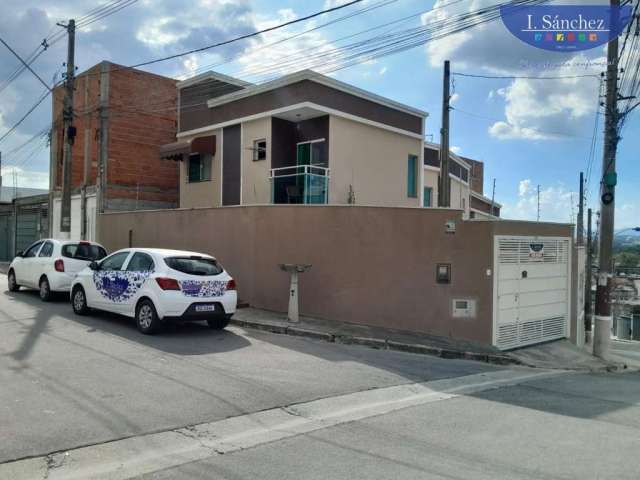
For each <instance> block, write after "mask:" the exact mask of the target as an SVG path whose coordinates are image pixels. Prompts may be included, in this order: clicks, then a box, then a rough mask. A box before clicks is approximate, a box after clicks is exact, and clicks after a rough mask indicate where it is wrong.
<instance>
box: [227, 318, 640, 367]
mask: <svg viewBox="0 0 640 480" xmlns="http://www.w3.org/2000/svg"><path fill="white" fill-rule="evenodd" d="M231 323H233V324H235V325H238V326H241V327H245V328H251V329H256V330H263V331H268V332H272V333H278V334H283V335H294V336H303V337H308V338H314V339H317V340H324V341H326V342H335V343H343V344H353V345H364V346H367V347H371V348H377V349H381V350H399V351H403V352H410V353H418V354H423V355H433V356H436V357H441V358H459V359H466V360H476V361H480V362H487V363H493V364H498V365H507V364H515V365H522V366H527V367H533V368H544V369H557V370H574V371H583V372H619V371H624V370H626V369H627V368H633V369H640V342H632V343H634V344H637V345H638V347H637V349H635V350H633V351H634V352H635V353H633V354H631V353H629V351H630V350H631V349H632V348H634V347H633V346H632V347H629V346H626V347H620V346H616V345H617V343H616V342H615V341H614V344H613V345H612V354H613V353H615V356H613V355H612V358H611V360H610V361H606V362H605V361H602V360H600V359H599V358H596V357H594V356H593V355H591V354H590V352H588V351H587V349H586V348H578V347H576V346H575V345H573V344H571V343H570V342H569V341H568V340H557V341H554V342H548V343H544V344H541V345H533V346H530V347H524V348H520V349H517V350H512V351H508V352H502V351H500V350H498V349H497V348H495V347H492V346H488V345H482V344H478V343H473V342H467V341H461V340H454V339H452V338H446V337H439V336H434V335H426V334H419V333H411V332H404V331H399V330H394V329H387V328H380V327H369V326H366V325H355V324H349V323H342V322H333V321H329V320H324V319H319V318H312V317H301V318H300V322H298V323H292V322H289V321H288V320H287V316H286V314H283V313H276V312H269V311H265V310H259V309H256V308H241V309H239V310H238V311H237V312H236V314H235V315H234V317H233V319H232V320H231ZM622 348H624V349H626V350H625V354H626V358H623V357H622V352H621V349H622ZM633 355H636V357H635V358H634V357H633ZM633 360H636V363H633Z"/></svg>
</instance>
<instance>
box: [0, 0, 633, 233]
mask: <svg viewBox="0 0 640 480" xmlns="http://www.w3.org/2000/svg"><path fill="white" fill-rule="evenodd" d="M100 3H101V2H95V3H93V2H91V3H90V2H86V1H81V0H75V1H74V0H71V1H68V2H65V3H64V6H61V5H60V2H57V1H55V0H40V1H36V0H23V1H15V0H7V1H3V5H2V6H1V7H0V12H1V13H2V15H0V32H1V34H2V36H3V38H4V39H5V40H7V41H8V42H9V43H10V44H11V45H13V46H15V48H16V49H17V50H18V51H19V52H20V53H22V54H24V55H27V54H28V53H30V51H31V50H32V49H33V48H35V47H36V46H37V45H38V43H39V42H40V41H41V40H42V38H43V37H44V36H46V35H47V34H48V33H49V32H51V31H55V30H54V29H55V28H56V27H55V22H56V21H60V20H62V19H64V18H69V17H80V16H82V15H83V14H84V13H86V12H87V11H88V10H90V9H91V8H94V7H95V6H97V5H99V4H100ZM102 3H103V2H102ZM338 3H340V1H339V0H307V1H304V2H302V1H299V0H298V1H293V0H288V1H285V0H253V1H250V0H239V1H233V0H188V1H186V0H183V1H178V0H140V1H139V2H137V3H136V4H134V5H132V6H130V7H127V8H126V9H124V10H122V11H121V12H119V13H116V14H114V15H112V16H110V17H108V18H105V19H103V20H101V21H99V22H96V23H95V24H93V25H92V26H90V27H89V28H86V29H85V30H83V31H80V32H79V33H78V37H77V42H78V47H77V63H78V66H79V69H80V70H84V69H86V68H88V67H90V66H91V65H93V64H94V63H97V62H99V61H100V60H102V59H108V60H111V61H114V62H116V63H122V64H132V63H137V62H140V61H144V60H148V59H151V58H156V57H160V56H163V55H169V54H173V53H176V52H179V51H184V50H187V49H190V48H195V47H199V46H202V45H205V44H210V43H214V42H217V41H220V40H224V39H227V38H231V37H234V36H237V35H240V34H243V33H248V32H251V31H253V30H255V29H256V28H263V27H265V26H269V25H275V24H278V23H280V22H282V21H284V20H288V19H292V18H296V17H301V16H304V15H306V14H309V13H312V12H315V11H317V10H320V9H322V8H323V7H326V6H332V5H335V4H338ZM343 3H344V2H343ZM495 3H498V0H445V1H439V2H436V3H434V2H433V1H430V0H429V1H419V0H395V1H390V0H367V1H366V2H365V4H364V5H358V6H352V7H348V8H347V9H344V10H342V11H340V12H335V13H333V14H331V15H326V16H324V17H321V18H317V19H315V20H313V21H309V22H306V23H303V24H298V25H296V26H291V27H288V28H287V29H285V30H281V31H277V32H274V33H271V34H267V35H264V36H262V37H260V38H256V39H252V40H248V41H243V42H240V43H237V44H233V45H230V46H228V47H225V48H223V49H218V50H214V51H209V52H207V53H204V54H198V55H192V56H188V57H185V58H182V59H180V60H176V61H171V62H165V63H161V64H157V65H154V66H152V67H149V69H150V70H151V71H154V72H157V73H161V74H165V75H172V76H176V77H177V76H181V77H185V76H188V75H189V74H190V72H193V71H194V69H195V72H199V71H201V70H202V69H203V67H204V66H206V65H209V64H218V63H221V62H226V63H224V64H222V65H219V66H218V67H217V69H218V70H219V71H222V72H224V73H228V74H235V75H238V76H240V77H241V78H245V79H247V80H250V81H262V80H264V79H266V78H269V77H270V76H273V75H276V74H279V73H286V72H287V71H291V69H292V68H293V69H295V68H296V67H295V65H297V64H298V63H297V62H291V65H292V66H290V67H288V69H285V68H283V67H282V65H283V64H284V62H285V61H287V60H288V61H291V59H294V60H295V59H299V61H300V64H302V65H304V60H303V59H304V58H305V55H312V54H314V53H315V52H321V51H323V50H330V49H331V48H336V47H338V46H343V45H344V44H345V43H349V42H355V41H358V40H362V39H366V38H368V37H370V36H373V35H376V34H379V33H380V32H385V31H389V30H390V29H391V28H393V26H390V27H386V28H384V29H381V30H376V31H372V32H370V33H368V34H363V35H360V36H355V37H353V38H351V39H348V40H343V41H342V42H341V41H339V40H338V39H340V38H342V37H344V36H347V35H353V34H355V33H358V32H361V31H362V30H365V29H368V28H371V27H374V26H379V25H382V24H385V23H387V22H391V21H393V20H396V19H400V18H403V17H407V16H410V15H414V14H415V16H414V17H413V18H412V19H410V20H407V21H406V22H404V23H401V24H397V25H395V28H396V30H394V32H397V31H399V30H402V29H406V28H412V27H418V26H420V25H422V24H427V23H429V22H434V21H438V20H440V21H442V20H445V19H446V18H448V16H450V15H453V14H455V13H461V12H465V11H469V10H475V9H477V8H479V6H485V5H488V4H495ZM590 3H594V2H590ZM595 3H598V2H595ZM447 4H449V5H450V6H447ZM434 6H435V7H436V8H435V10H432V8H433V7H434ZM373 7H376V8H373ZM362 8H372V9H371V10H370V11H369V12H367V13H362V14H360V15H357V16H354V17H352V18H350V19H347V20H344V21H341V22H338V23H335V24H333V25H330V26H327V27H324V28H320V29H317V30H315V31H313V32H310V33H308V34H306V35H300V36H298V37H296V38H294V39H290V40H287V41H284V42H282V43H280V44H278V45H276V46H273V47H265V45H268V44H271V43H273V42H274V41H278V40H283V39H284V38H287V37H289V36H291V35H294V34H298V33H301V32H302V31H305V30H308V29H310V28H313V27H317V26H319V25H321V24H323V23H326V22H328V21H331V20H334V19H337V18H339V17H342V16H344V15H347V14H348V13H351V12H355V11H358V10H360V9H362ZM420 13H423V14H424V15H418V14H420ZM65 49H66V45H65V41H62V42H59V43H58V44H56V45H55V46H53V47H51V48H50V49H49V50H47V51H46V52H45V53H44V54H43V55H42V56H41V58H39V59H38V61H37V62H36V63H35V64H34V68H35V69H36V70H37V71H38V72H39V73H40V74H41V75H42V76H43V77H44V78H47V79H51V78H52V76H53V74H54V73H55V72H56V71H57V70H59V68H60V66H61V63H62V62H63V61H64V57H65V53H66V52H65ZM301 52H302V53H301ZM603 55H604V50H603V48H602V47H600V48H596V49H593V50H590V51H587V52H583V54H582V55H580V56H575V55H567V54H559V53H556V52H546V51H543V50H539V49H535V48H533V47H530V46H528V45H526V44H524V43H522V42H520V41H519V40H518V39H516V38H515V37H512V36H511V34H510V33H509V32H507V31H506V29H505V28H504V26H503V25H502V23H501V22H500V21H497V22H493V23H490V24H487V25H483V26H480V27H476V28H474V29H471V30H468V31H466V32H464V33H462V34H458V35H454V36H450V37H447V38H445V39H442V40H438V41H435V42H431V43H429V44H427V45H423V46H419V47H417V48H414V49H412V50H408V51H406V52H403V53H400V54H396V55H394V56H389V57H384V58H379V59H375V60H372V61H369V62H366V63H363V64H359V65H357V66H352V67H349V68H346V69H343V70H339V71H337V72H332V73H331V74H332V75H335V76H336V78H338V79H340V80H343V81H346V82H349V83H352V84H354V85H356V86H358V87H360V88H364V89H368V90H371V91H373V92H375V93H377V94H380V95H383V96H387V97H389V98H392V99H394V100H397V101H400V102H403V103H406V104H409V105H413V106H416V107H418V108H421V109H424V110H426V111H428V112H429V113H430V117H429V119H428V121H427V133H428V134H433V135H434V138H435V141H438V137H439V135H438V131H439V128H440V104H441V98H442V97H441V95H442V94H441V89H442V61H443V60H444V59H445V58H448V59H450V60H451V62H452V70H453V71H454V72H462V73H471V74H485V75H487V74H488V75H527V76H545V75H569V74H580V73H589V74H591V73H600V71H601V70H602V66H601V65H595V66H591V67H588V68H585V67H584V66H582V63H583V62H584V61H585V60H592V61H596V62H597V61H598V59H601V58H602V57H603ZM311 58H313V57H311ZM563 62H569V66H567V64H566V63H565V64H564V66H563V67H559V66H558V64H560V63H563ZM578 63H581V65H580V66H578V65H577V64H578ZM17 65H18V64H17V61H16V60H15V59H13V58H12V57H11V56H10V54H9V52H7V51H6V50H1V51H0V80H1V79H4V78H6V77H7V76H8V75H9V74H10V73H11V72H12V71H13V70H14V69H15V68H16V67H17ZM313 66H314V68H320V69H322V64H321V63H320V62H315V63H314V64H313ZM257 69H262V70H263V71H264V72H266V73H265V74H264V75H257V74H256V72H257ZM0 85H1V84H0ZM41 92H42V86H41V85H40V84H39V83H38V82H37V80H35V79H34V78H33V77H32V76H31V75H30V74H29V73H28V72H25V73H23V74H22V75H21V77H19V79H18V80H16V81H15V82H13V83H12V84H11V85H10V86H9V87H8V88H6V89H5V90H4V91H2V92H0V134H1V133H2V132H4V131H5V130H6V129H7V126H8V125H11V124H13V123H14V122H15V121H16V120H17V119H18V118H20V116H22V115H23V114H24V113H25V112H26V111H27V110H28V108H29V107H30V106H31V105H32V104H33V103H34V102H35V100H36V99H37V97H38V96H39V95H40V94H41ZM454 92H455V95H454V98H453V106H454V110H453V111H452V114H451V145H452V146H453V147H455V149H456V151H458V152H459V153H460V154H461V155H464V156H468V157H471V158H475V159H479V160H482V161H484V162H485V193H486V194H489V195H490V189H491V182H492V179H493V178H496V183H497V189H496V199H497V200H498V201H499V202H501V203H502V204H503V206H504V208H503V216H505V217H510V218H520V219H535V215H536V203H537V202H536V194H535V191H536V186H537V185H538V184H539V185H540V186H541V191H542V200H541V218H542V219H543V220H549V221H562V222H568V221H570V220H571V215H572V210H573V211H574V213H575V211H577V208H576V207H575V206H574V207H573V209H572V205H575V204H576V203H577V195H576V194H575V192H577V189H578V173H579V171H580V170H585V171H586V169H587V162H588V158H589V152H590V145H591V139H592V135H593V130H594V119H595V114H596V107H597V92H598V81H597V80H594V79H592V78H581V79H566V80H558V81H536V80H526V79H518V80H508V79H478V78H468V77H459V76H457V77H455V86H454ZM50 108H51V105H50V101H49V100H47V101H45V103H44V104H43V105H42V106H41V107H40V108H38V109H37V110H36V111H35V112H34V115H32V116H31V117H30V118H29V119H28V121H25V123H24V124H23V125H21V127H20V128H19V129H18V130H17V131H16V134H15V135H12V136H11V137H10V138H8V139H7V141H6V142H3V144H1V145H0V149H1V150H3V151H4V152H7V151H10V150H11V149H13V148H15V147H16V146H19V145H20V144H21V143H24V142H25V141H26V140H28V139H29V138H30V137H31V136H33V135H34V134H35V133H37V132H38V131H40V130H42V129H43V128H46V126H47V124H48V122H50V121H51V120H50V119H51V114H50ZM638 133H640V116H639V114H638V113H636V116H635V117H632V118H631V120H630V121H629V122H628V124H627V126H626V128H625V130H624V132H623V140H622V142H621V144H620V149H619V155H618V173H619V188H618V196H617V204H616V205H617V212H616V215H617V219H616V220H617V222H616V223H617V225H616V227H617V228H622V227H629V226H635V225H637V224H639V223H640V202H639V201H638V196H637V191H635V188H634V187H636V186H637V185H640V163H639V162H638V153H637V152H639V151H640V135H638ZM597 139H598V143H597V145H596V149H595V155H594V158H593V174H592V176H591V182H590V189H589V192H590V193H589V203H590V204H591V206H592V207H593V208H594V209H597V208H598V206H597V197H598V193H597V191H598V180H599V175H600V164H601V155H602V141H601V140H602V117H600V120H599V130H598V137H597ZM32 146H33V148H32ZM41 147H42V148H41ZM38 149H39V150H38ZM4 164H5V165H6V166H5V167H3V174H4V183H3V184H4V185H8V184H11V178H10V171H11V169H12V168H15V170H16V172H17V174H18V181H19V183H20V185H21V186H44V187H46V186H47V178H48V177H47V173H46V172H47V169H48V151H47V150H46V148H45V147H44V146H42V145H37V142H32V143H31V144H29V145H28V146H27V147H25V148H23V149H22V150H20V151H19V152H18V154H16V155H13V156H10V155H9V156H7V155H6V154H5V161H4ZM12 165H13V167H12ZM572 194H573V195H572ZM572 198H573V203H572Z"/></svg>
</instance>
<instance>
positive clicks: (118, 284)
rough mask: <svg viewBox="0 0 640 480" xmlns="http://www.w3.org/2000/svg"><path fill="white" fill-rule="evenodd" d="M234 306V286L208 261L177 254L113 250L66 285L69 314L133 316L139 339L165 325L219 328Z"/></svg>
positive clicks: (207, 257)
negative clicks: (202, 324) (195, 324)
mask: <svg viewBox="0 0 640 480" xmlns="http://www.w3.org/2000/svg"><path fill="white" fill-rule="evenodd" d="M237 302H238V297H237V293H236V283H235V281H234V280H233V278H231V276H230V275H229V274H228V273H227V272H226V271H225V270H224V268H222V266H221V265H220V264H219V263H218V261H217V260H216V259H215V258H214V257H212V256H210V255H206V254H203V253H195V252H184V251H180V250H162V249H155V248H128V249H125V250H119V251H117V252H115V253H112V254H111V255H110V256H108V257H107V258H105V259H103V260H102V261H100V262H93V263H91V264H90V265H89V267H88V268H86V269H84V270H82V271H81V272H80V273H79V274H78V275H77V277H76V279H75V280H74V281H73V285H72V286H71V303H72V305H73V311H74V312H75V313H77V314H79V315H84V314H86V313H87V312H88V311H89V309H91V308H95V309H98V310H105V311H109V312H114V313H118V314H121V315H126V316H128V317H133V318H134V319H135V321H136V325H137V327H138V329H139V330H140V331H141V332H142V333H145V334H152V333H154V332H156V331H157V330H158V329H159V328H160V327H161V325H162V323H168V322H185V321H206V322H207V323H208V324H209V326H210V327H211V328H215V329H223V328H225V327H226V326H227V325H228V324H229V320H230V318H231V316H232V315H233V314H234V313H235V311H236V306H237Z"/></svg>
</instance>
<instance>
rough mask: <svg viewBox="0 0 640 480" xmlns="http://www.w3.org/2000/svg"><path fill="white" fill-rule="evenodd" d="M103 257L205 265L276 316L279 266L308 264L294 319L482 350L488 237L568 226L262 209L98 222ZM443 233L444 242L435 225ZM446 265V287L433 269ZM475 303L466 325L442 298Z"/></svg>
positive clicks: (455, 213)
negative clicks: (125, 254) (114, 254)
mask: <svg viewBox="0 0 640 480" xmlns="http://www.w3.org/2000/svg"><path fill="white" fill-rule="evenodd" d="M100 217H101V218H100V221H101V229H100V231H101V232H104V233H103V234H102V237H101V238H100V239H99V241H101V243H103V244H104V245H105V246H106V247H107V249H108V250H109V251H114V250H117V249H120V248H126V247H128V246H129V238H130V234H129V231H130V230H131V239H132V246H135V247H143V246H144V247H163V248H178V249H186V250H195V251H201V252H206V253H210V254H213V255H215V256H216V257H217V258H218V259H219V260H220V261H221V262H222V264H223V265H224V266H225V268H227V270H228V271H229V272H230V273H231V274H232V275H233V276H234V277H235V278H236V279H237V281H238V292H239V296H240V297H241V298H242V299H243V300H245V301H247V302H249V303H250V304H251V305H252V306H254V307H257V308H264V309H268V310H273V311H281V312H284V311H286V309H287V302H288V282H289V278H288V276H287V274H285V273H284V272H282V271H280V269H279V268H278V264H280V263H309V264H312V265H313V267H312V268H311V270H310V271H309V272H307V273H304V274H303V275H302V276H301V291H300V294H301V299H300V302H301V305H300V306H301V313H302V314H303V315H311V316H317V317H321V318H327V319H331V320H337V321H343V322H349V323H356V324H363V325H372V326H381V327H387V328H396V329H399V330H406V331H417V332H421V333H427V334H433V335H440V336H447V337H453V338H459V339H466V340H472V341H477V342H482V343H486V344H488V343H491V335H492V332H491V328H492V288H493V287H492V285H493V278H492V268H493V236H494V235H541V236H569V235H570V232H571V227H570V226H568V225H561V224H544V223H530V222H509V221H500V222H479V221H478V222H475V221H463V220H462V212H461V211H459V210H448V209H421V208H387V207H366V206H302V205H264V206H236V207H224V208H202V209H176V210H156V211H137V212H121V213H108V214H103V215H101V216H100ZM448 221H454V222H455V233H447V232H446V228H445V224H446V223H447V222H448ZM439 263H445V264H450V265H451V270H452V279H451V283H449V284H441V283H437V282H436V265H437V264H439ZM454 298H456V299H470V300H475V301H476V302H477V306H476V314H475V317H474V318H454V317H453V316H452V299H454Z"/></svg>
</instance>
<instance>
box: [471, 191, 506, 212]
mask: <svg viewBox="0 0 640 480" xmlns="http://www.w3.org/2000/svg"><path fill="white" fill-rule="evenodd" d="M471 196H472V197H475V198H477V199H478V200H482V201H483V202H484V203H487V204H489V205H491V204H492V203H493V206H494V207H498V208H502V205H501V204H500V203H498V202H496V201H495V200H494V201H493V202H492V201H491V199H490V198H489V197H485V196H484V195H482V194H480V193H478V192H474V191H473V190H471Z"/></svg>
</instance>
